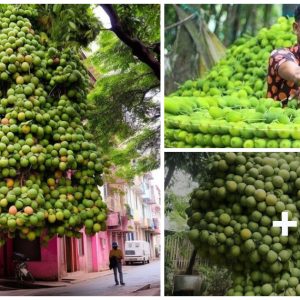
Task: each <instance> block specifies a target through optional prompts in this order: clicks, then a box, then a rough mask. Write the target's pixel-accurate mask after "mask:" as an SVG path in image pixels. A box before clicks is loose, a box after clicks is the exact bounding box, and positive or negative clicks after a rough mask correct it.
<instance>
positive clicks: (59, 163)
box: [0, 7, 107, 243]
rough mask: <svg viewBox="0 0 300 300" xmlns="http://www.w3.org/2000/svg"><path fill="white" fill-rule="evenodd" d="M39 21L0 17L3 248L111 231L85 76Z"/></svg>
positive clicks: (23, 14)
mask: <svg viewBox="0 0 300 300" xmlns="http://www.w3.org/2000/svg"><path fill="white" fill-rule="evenodd" d="M35 16H36V12H35V11H34V9H32V10H29V9H28V10H24V9H22V8H15V7H11V8H8V9H6V10H5V12H1V13H0V96H1V100H0V118H1V125H0V152H1V158H0V228H1V235H2V237H3V238H1V239H0V243H4V241H5V236H7V235H8V237H10V238H12V237H14V236H15V235H19V236H20V237H22V238H27V239H28V240H34V239H35V238H36V237H42V240H45V241H47V240H49V238H51V237H52V236H53V235H55V234H58V235H59V236H63V235H67V236H77V237H78V236H80V234H81V233H80V230H81V229H82V228H83V226H85V231H86V233H87V234H92V233H95V232H98V231H100V230H104V229H105V226H106V225H105V220H106V213H107V208H106V204H105V203H104V202H103V201H102V199H101V196H100V192H99V190H98V187H97V185H101V184H102V180H101V172H102V168H103V167H102V161H101V159H100V156H99V153H98V152H97V148H96V145H95V144H94V143H93V142H92V138H93V136H92V135H91V134H90V133H88V131H87V130H86V128H85V125H84V124H85V120H84V116H85V114H86V111H87V110H88V108H89V105H88V103H87V100H86V95H87V92H88V86H89V78H88V75H87V71H86V70H85V68H84V66H83V64H82V62H81V61H80V57H78V55H77V54H75V52H74V53H73V52H72V50H59V49H56V48H54V47H52V46H51V41H50V40H48V39H45V35H44V34H43V33H42V32H39V31H38V29H36V28H35V27H34V26H33V24H35V23H34V21H35ZM31 20H33V21H31Z"/></svg>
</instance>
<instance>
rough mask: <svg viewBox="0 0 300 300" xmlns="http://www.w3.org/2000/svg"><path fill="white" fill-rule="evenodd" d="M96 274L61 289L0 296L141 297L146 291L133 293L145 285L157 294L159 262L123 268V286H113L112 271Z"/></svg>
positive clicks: (36, 290) (43, 289)
mask: <svg viewBox="0 0 300 300" xmlns="http://www.w3.org/2000/svg"><path fill="white" fill-rule="evenodd" d="M97 274H99V276H98V277H97V278H92V279H88V280H85V279H83V280H81V281H80V282H78V283H68V284H67V285H66V286H61V287H50V288H41V289H36V288H35V289H16V290H9V291H0V296H135V295H138V296H141V295H147V290H145V291H139V292H137V293H134V291H136V290H138V289H140V288H142V287H144V286H145V285H147V284H150V285H151V287H153V286H154V287H156V290H157V291H156V293H158V287H159V285H160V261H159V260H155V261H151V262H150V264H146V265H133V266H123V276H124V281H125V284H126V285H125V286H115V283H114V277H113V272H112V271H111V272H103V274H101V272H99V273H97ZM156 293H155V294H156Z"/></svg>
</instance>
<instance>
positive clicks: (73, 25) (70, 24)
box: [69, 21, 77, 30]
mask: <svg viewBox="0 0 300 300" xmlns="http://www.w3.org/2000/svg"><path fill="white" fill-rule="evenodd" d="M69 26H70V27H71V28H72V29H73V30H76V28H77V26H76V24H75V23H73V22H71V21H69Z"/></svg>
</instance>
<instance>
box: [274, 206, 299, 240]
mask: <svg viewBox="0 0 300 300" xmlns="http://www.w3.org/2000/svg"><path fill="white" fill-rule="evenodd" d="M273 227H281V235H282V236H288V235H289V227H297V221H289V213H288V212H287V211H283V212H282V213H281V221H273Z"/></svg>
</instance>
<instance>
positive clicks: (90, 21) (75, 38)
mask: <svg viewBox="0 0 300 300" xmlns="http://www.w3.org/2000/svg"><path fill="white" fill-rule="evenodd" d="M35 7H36V8H37V10H38V13H39V14H38V19H37V23H38V25H39V26H40V28H41V30H43V31H45V32H46V34H47V35H48V36H49V38H50V39H51V40H52V41H53V43H54V44H55V46H56V47H76V48H79V47H87V46H88V44H89V43H91V42H92V41H93V40H94V39H95V38H96V36H97V35H98V33H99V30H100V22H99V20H98V19H97V18H96V17H95V15H94V13H93V8H92V6H91V5H90V4H43V5H41V4H38V5H35Z"/></svg>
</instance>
